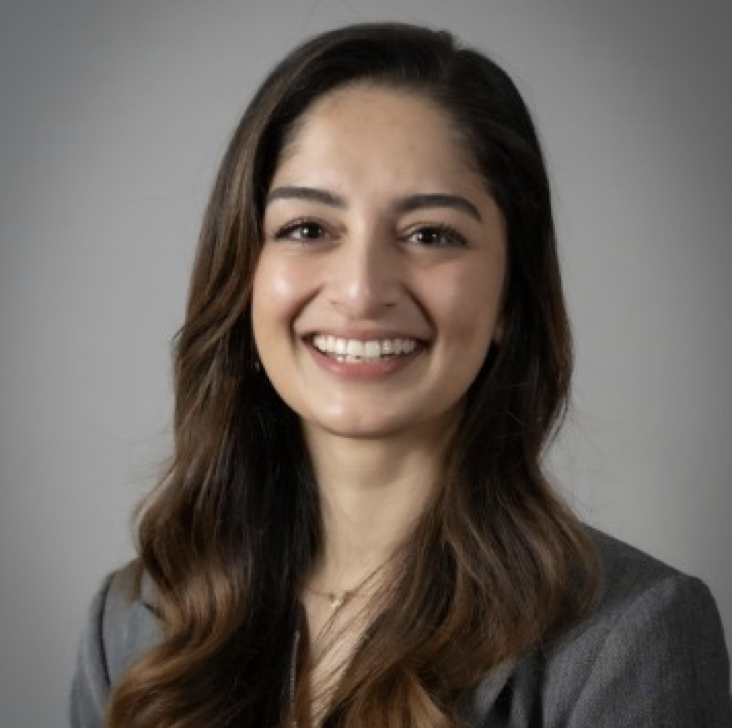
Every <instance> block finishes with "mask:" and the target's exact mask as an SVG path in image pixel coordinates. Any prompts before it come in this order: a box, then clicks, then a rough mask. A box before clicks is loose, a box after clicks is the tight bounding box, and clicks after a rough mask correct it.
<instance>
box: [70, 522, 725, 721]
mask: <svg viewBox="0 0 732 728" xmlns="http://www.w3.org/2000/svg"><path fill="white" fill-rule="evenodd" d="M591 533H592V535H593V538H594V540H595V542H596V545H597V548H598V551H599V553H600V556H601V559H602V563H603V567H604V575H603V581H604V586H603V591H602V596H601V599H600V600H599V602H598V605H597V607H596V608H595V610H594V611H593V612H592V613H591V614H590V615H589V616H588V617H587V618H586V619H585V620H584V621H583V622H582V623H581V624H579V625H577V626H576V627H575V628H574V629H573V630H572V631H571V632H569V633H568V634H566V635H564V636H563V637H562V638H561V639H559V640H556V641H553V642H551V643H549V644H547V645H545V646H544V647H543V648H541V649H537V650H535V651H533V652H531V653H530V654H528V655H526V656H525V657H523V658H521V659H519V660H516V661H511V662H507V663H504V664H502V665H500V666H498V667H497V668H495V669H493V670H492V671H491V672H490V674H488V675H487V676H486V678H485V679H484V680H483V681H482V682H481V683H480V684H479V685H478V686H477V687H476V688H475V689H473V690H471V691H469V692H468V693H466V694H465V695H464V696H463V699H462V700H461V701H460V705H459V711H460V715H461V716H462V717H463V720H464V723H465V726H468V727H470V728H509V727H510V728H540V727H543V728H548V727H551V728H559V727H560V726H561V728H621V727H625V726H628V727H631V726H632V727H633V728H732V707H731V704H730V683H729V658H728V654H727V651H726V649H725V644H724V636H723V632H722V624H721V622H720V619H719V614H718V612H717V609H716V606H715V603H714V599H713V598H712V596H711V595H710V593H709V590H708V589H707V588H706V586H704V584H703V583H702V582H700V581H699V580H697V579H694V578H692V577H689V576H685V575H684V574H681V573H679V572H678V571H675V570H674V569H672V568H670V567H668V566H666V565H664V564H662V563H660V562H659V561H656V560H655V559H653V558H651V557H650V556H647V555H645V554H643V553H641V552H640V551H638V550H637V549H634V548H632V547H631V546H628V545H626V544H623V543H621V542H620V541H617V540H615V539H613V538H611V537H609V536H606V535H604V534H602V533H599V532H597V531H592V532H591ZM123 574H124V572H118V573H116V574H112V575H111V576H110V577H108V578H107V580H106V581H105V582H104V584H103V586H102V588H101V589H100V591H99V593H98V594H97V596H96V598H95V599H94V601H93V603H92V606H91V610H90V615H89V621H88V624H87V627H86V630H85V633H84V635H83V637H82V640H81V644H80V649H79V657H78V664H77V669H76V675H75V677H74V682H73V686H72V691H71V724H72V726H73V728H101V726H102V725H103V723H104V718H103V716H104V711H105V705H106V702H107V699H108V695H109V692H110V687H111V686H113V685H114V684H115V683H117V681H119V679H120V678H121V677H122V676H123V675H124V673H125V671H126V670H127V668H128V667H129V666H130V664H131V663H132V662H133V661H134V660H135V658H136V657H138V656H139V655H140V654H142V653H143V652H145V651H147V650H148V649H150V648H151V647H152V646H153V645H154V644H155V642H156V641H157V640H159V638H160V631H159V623H158V621H157V619H156V617H155V616H154V614H153V611H152V609H151V604H152V603H154V599H155V594H154V588H153V586H152V584H151V583H150V581H149V580H148V581H143V588H142V594H141V596H140V599H138V600H132V599H131V598H130V589H129V584H128V583H127V580H126V579H125V578H124V576H123Z"/></svg>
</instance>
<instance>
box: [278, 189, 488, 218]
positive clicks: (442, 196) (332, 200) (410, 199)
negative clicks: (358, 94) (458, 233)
mask: <svg viewBox="0 0 732 728" xmlns="http://www.w3.org/2000/svg"><path fill="white" fill-rule="evenodd" d="M274 200H306V201H308V202H317V203H320V204H322V205H329V206H330V207H337V208H341V209H342V208H345V207H347V205H346V201H345V200H344V199H343V197H340V196H339V195H336V194H334V193H333V192H328V191H327V190H321V189H317V188H315V187H276V188H275V189H273V190H271V191H270V192H269V194H268V195H267V198H266V203H267V204H269V203H270V202H273V201H274ZM439 207H448V208H452V209H454V210H460V211H462V212H465V213H467V214H468V215H470V216H471V217H472V218H474V219H476V220H477V221H478V222H480V221H482V217H481V215H480V211H479V210H478V208H477V207H476V206H475V205H474V204H473V203H472V202H470V200H468V199H467V198H465V197H462V196H461V195H451V194H447V193H443V192H437V193H419V194H414V195H407V196H406V197H403V198H401V199H399V200H398V201H397V202H396V204H395V205H394V211H395V212H397V213H400V214H404V213H407V212H413V211H414V210H425V209H431V208H432V209H433V208H439Z"/></svg>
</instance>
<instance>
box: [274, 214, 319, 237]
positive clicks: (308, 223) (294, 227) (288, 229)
mask: <svg viewBox="0 0 732 728" xmlns="http://www.w3.org/2000/svg"><path fill="white" fill-rule="evenodd" d="M307 227H311V228H317V229H318V231H319V233H320V234H319V235H318V237H317V238H307V237H295V233H297V232H298V231H302V229H303V228H307ZM325 232H326V229H325V226H324V225H322V224H321V223H319V222H317V221H315V220H312V219H311V218H307V217H303V218H300V219H298V220H293V221H292V222H288V223H287V225H284V226H283V227H281V228H279V230H277V232H276V233H275V235H274V239H275V240H286V239H288V238H289V239H291V240H295V241H296V242H300V243H306V242H308V241H310V242H312V241H314V240H320V239H321V238H322V236H323V234H324V233H325Z"/></svg>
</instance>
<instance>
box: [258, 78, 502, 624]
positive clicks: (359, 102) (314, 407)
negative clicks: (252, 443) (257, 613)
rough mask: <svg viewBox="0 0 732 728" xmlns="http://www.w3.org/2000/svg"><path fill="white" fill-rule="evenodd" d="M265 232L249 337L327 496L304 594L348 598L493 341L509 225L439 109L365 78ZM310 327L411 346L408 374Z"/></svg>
mask: <svg viewBox="0 0 732 728" xmlns="http://www.w3.org/2000/svg"><path fill="white" fill-rule="evenodd" d="M303 190H304V191H303ZM313 190H314V191H315V192H313ZM425 195H440V196H442V197H440V198H436V197H429V198H426V197H424V196H425ZM416 196H421V197H416ZM443 228H449V229H450V230H451V231H452V232H445V231H444V230H443ZM264 230H265V240H264V245H263V249H262V253H261V256H260V259H259V262H258V266H257V270H256V272H255V277H254V289H253V299H252V311H253V313H252V319H253V328H254V336H255V340H256V344H257V348H258V351H259V355H260V358H261V361H262V364H263V366H264V369H265V371H266V373H267V375H268V377H269V378H270V380H271V382H272V384H273V385H274V387H275V388H276V389H277V391H278V392H279V394H280V396H281V397H282V398H283V400H284V401H285V402H286V403H287V404H288V405H289V406H290V407H291V408H292V409H293V410H294V411H295V412H296V413H297V414H298V415H299V416H300V419H301V422H302V426H303V431H304V433H305V437H306V441H307V443H308V446H309V449H310V452H311V455H312V459H313V463H314V467H315V472H316V476H317V479H318V484H319V487H320V490H321V501H322V507H323V518H324V524H325V550H324V553H323V554H322V556H321V559H320V561H319V562H318V563H317V564H316V567H315V569H314V570H313V573H312V575H311V576H310V579H309V584H308V586H309V587H310V588H312V589H315V590H317V591H321V592H322V591H325V592H327V591H330V590H344V589H349V588H352V587H353V586H354V585H355V584H357V583H358V582H360V581H361V580H362V579H363V577H364V576H365V575H366V574H368V573H369V572H370V571H371V570H373V568H374V567H375V566H377V565H379V564H381V563H383V561H384V560H385V559H386V558H387V557H388V555H389V554H390V553H391V552H392V550H393V548H394V547H395V546H396V545H397V544H398V543H399V542H400V540H401V539H402V538H403V537H404V536H405V535H406V533H407V532H408V529H409V527H410V525H411V524H412V523H413V522H414V519H415V516H416V515H418V513H419V512H420V510H421V508H422V507H423V506H424V504H425V502H426V501H427V499H428V498H429V495H430V493H431V490H432V488H433V487H434V486H435V483H436V481H437V479H438V476H439V472H440V467H441V462H442V460H443V456H444V452H445V447H446V446H447V443H448V440H449V437H450V434H451V432H452V431H453V428H454V426H455V424H456V421H457V417H458V415H459V413H460V408H461V403H462V399H463V396H464V394H465V392H466V390H467V389H468V387H469V386H470V384H471V383H472V382H473V380H474V379H475V376H476V374H477V373H478V371H479V369H480V367H481V364H482V363H483V361H484V359H485V357H486V354H487V352H488V349H489V348H490V346H491V343H492V342H493V341H497V340H499V339H500V314H501V300H502V290H503V286H504V281H505V277H506V256H507V251H506V234H505V226H504V221H503V218H502V215H501V213H500V210H499V209H498V207H497V205H496V203H495V201H494V200H493V198H492V197H491V195H490V193H489V191H488V189H487V186H486V184H485V182H484V180H483V179H482V178H481V177H480V176H479V175H478V174H477V173H476V172H475V171H474V169H473V166H472V165H471V159H470V156H469V150H467V149H466V148H465V145H464V144H463V143H462V142H461V139H460V136H459V134H458V133H457V132H456V129H455V128H454V125H453V124H451V121H450V119H449V118H448V117H447V116H446V115H445V113H444V112H443V111H442V110H441V109H439V108H438V107H437V106H436V105H435V104H434V103H433V102H431V101H430V100H428V99H426V98H424V97H422V96H420V95H418V94H407V93H404V92H399V91H394V90H389V89H384V88H378V87H371V86H365V85H356V86H350V87H347V88H344V89H339V90H336V91H334V92H331V93H329V94H327V95H325V96H324V97H321V98H320V99H318V100H317V101H315V102H314V104H313V105H312V106H311V107H310V108H309V110H307V111H306V112H305V114H304V116H303V117H302V119H301V120H300V124H299V125H298V128H297V131H296V133H295V136H294V139H293V140H292V141H291V143H290V144H289V145H288V146H287V148H286V150H285V153H284V154H283V157H282V159H281V160H280V163H279V165H278V167H277V169H276V172H275V175H274V179H273V181H272V185H271V187H270V190H269V197H268V202H267V206H266V210H265V216H264ZM315 334H331V335H336V336H341V337H344V338H350V339H359V340H373V339H389V338H394V337H401V338H408V339H413V340H416V341H417V342H418V346H417V348H416V350H415V352H414V353H412V354H411V355H410V356H408V357H406V358H405V359H404V360H403V361H400V362H399V363H398V364H395V363H394V362H387V363H386V364H384V363H383V362H382V363H381V364H373V363H371V364H364V363H359V362H355V363H350V364H349V363H344V362H340V363H335V364H334V363H333V361H332V359H326V357H324V356H323V355H322V354H319V353H318V352H317V351H315V349H314V347H313V344H312V336H313V335H315ZM303 602H304V604H305V608H306V612H307V615H308V622H309V624H310V628H311V634H315V633H317V632H318V631H319V630H320V628H321V627H322V625H323V623H324V622H325V621H326V620H327V617H328V615H329V612H330V610H329V607H328V605H327V603H324V601H323V600H322V599H320V600H318V598H316V597H314V596H313V595H312V593H310V592H307V591H306V592H305V593H304V594H303Z"/></svg>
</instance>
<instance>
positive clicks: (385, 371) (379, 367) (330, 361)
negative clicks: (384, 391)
mask: <svg viewBox="0 0 732 728" xmlns="http://www.w3.org/2000/svg"><path fill="white" fill-rule="evenodd" d="M308 349H309V350H310V351H311V353H312V355H313V358H314V359H315V361H316V362H317V364H318V365H319V366H321V367H322V368H323V369H325V370H326V371H328V372H330V373H331V374H335V375H337V376H339V377H342V378H344V379H361V380H375V379H381V378H383V377H387V376H389V375H391V374H395V373H397V372H400V371H401V370H403V369H404V368H405V367H408V366H409V365H410V364H411V363H412V362H414V360H415V359H417V358H418V357H419V356H420V354H421V353H422V352H423V351H424V349H423V348H422V347H418V348H417V349H415V350H414V351H413V352H412V353H411V354H402V355H400V356H394V357H391V358H389V359H375V360H373V361H359V362H346V361H338V359H334V358H332V357H330V356H327V355H326V354H323V352H322V351H320V350H319V349H316V348H315V347H314V346H313V345H312V344H308Z"/></svg>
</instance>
